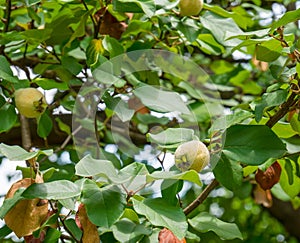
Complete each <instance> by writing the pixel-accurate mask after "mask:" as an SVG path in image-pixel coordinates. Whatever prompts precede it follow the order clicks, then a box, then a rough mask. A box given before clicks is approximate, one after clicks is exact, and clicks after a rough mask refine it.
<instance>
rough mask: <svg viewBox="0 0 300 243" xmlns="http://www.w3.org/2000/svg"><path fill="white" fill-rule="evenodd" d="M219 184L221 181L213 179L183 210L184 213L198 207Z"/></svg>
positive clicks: (186, 213)
mask: <svg viewBox="0 0 300 243" xmlns="http://www.w3.org/2000/svg"><path fill="white" fill-rule="evenodd" d="M218 185H219V182H218V181H217V180H216V179H213V181H212V182H211V183H210V184H209V185H208V186H207V187H205V189H204V190H203V191H202V192H201V194H200V195H199V196H198V197H197V198H196V199H195V200H194V201H193V202H192V203H191V204H189V205H188V206H187V207H186V208H185V209H184V210H183V212H184V214H185V215H188V214H189V213H190V212H192V211H193V210H194V209H196V208H197V207H198V206H199V205H200V204H201V203H202V202H203V201H204V200H205V199H206V198H207V197H208V195H209V193H210V192H211V191H212V190H213V189H215V188H216V187H217V186H218Z"/></svg>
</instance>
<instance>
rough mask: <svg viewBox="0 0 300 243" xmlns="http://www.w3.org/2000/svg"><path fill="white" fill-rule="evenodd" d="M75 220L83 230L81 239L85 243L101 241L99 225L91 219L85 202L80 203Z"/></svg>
mask: <svg viewBox="0 0 300 243" xmlns="http://www.w3.org/2000/svg"><path fill="white" fill-rule="evenodd" d="M75 222H76V224H77V226H78V227H79V228H81V229H82V231H83V235H82V239H81V240H82V242H83V243H91V242H100V238H99V234H98V230H97V227H96V225H94V224H93V223H92V222H91V221H90V220H89V218H88V216H87V214H86V209H85V207H84V205H83V204H80V205H79V208H78V211H77V213H76V218H75Z"/></svg>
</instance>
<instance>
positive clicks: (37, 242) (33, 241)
mask: <svg viewBox="0 0 300 243" xmlns="http://www.w3.org/2000/svg"><path fill="white" fill-rule="evenodd" d="M45 235H46V233H45V231H42V232H41V234H40V238H35V237H34V236H33V235H28V236H24V240H25V242H26V243H42V242H44V239H45Z"/></svg>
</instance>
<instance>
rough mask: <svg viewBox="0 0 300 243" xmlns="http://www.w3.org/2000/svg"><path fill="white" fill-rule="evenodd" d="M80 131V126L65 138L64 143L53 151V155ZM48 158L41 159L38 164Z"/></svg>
mask: <svg viewBox="0 0 300 243" xmlns="http://www.w3.org/2000/svg"><path fill="white" fill-rule="evenodd" d="M81 129H82V126H81V125H80V126H79V127H77V128H76V129H75V130H74V132H72V133H71V134H69V135H68V137H66V139H65V141H64V142H63V143H62V145H60V146H59V147H58V148H57V149H55V150H54V153H58V152H59V151H61V150H63V149H64V148H65V147H66V146H67V144H68V143H69V141H70V140H71V138H72V137H73V136H75V135H76V134H77V133H78V132H79V131H80V130H81ZM48 157H49V156H45V157H43V158H42V159H41V160H40V161H39V163H42V162H44V161H45V160H46V159H47V158H48Z"/></svg>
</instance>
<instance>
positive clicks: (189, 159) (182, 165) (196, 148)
mask: <svg viewBox="0 0 300 243" xmlns="http://www.w3.org/2000/svg"><path fill="white" fill-rule="evenodd" d="M209 160H210V156H209V151H208V149H207V147H206V146H205V144H204V143H202V142H200V141H197V140H193V141H189V142H185V143H183V144H181V145H179V146H178V148H177V149H176V151H175V165H176V166H177V168H178V169H180V170H181V171H187V170H195V171H197V172H199V171H200V170H202V169H203V168H204V167H205V166H207V165H208V163H209Z"/></svg>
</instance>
